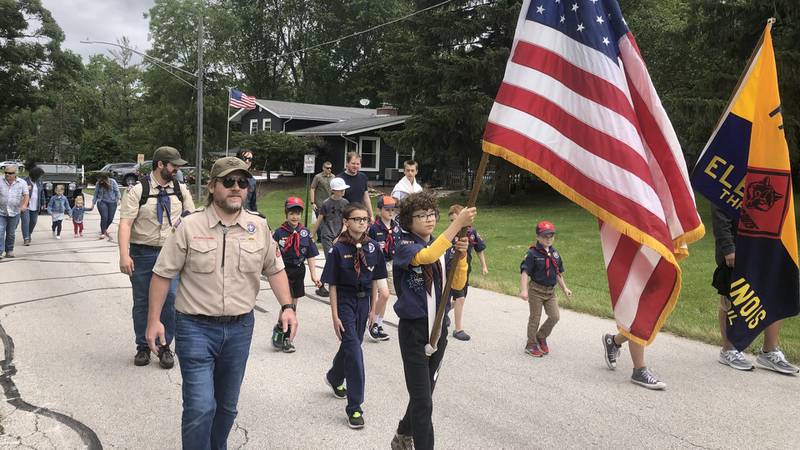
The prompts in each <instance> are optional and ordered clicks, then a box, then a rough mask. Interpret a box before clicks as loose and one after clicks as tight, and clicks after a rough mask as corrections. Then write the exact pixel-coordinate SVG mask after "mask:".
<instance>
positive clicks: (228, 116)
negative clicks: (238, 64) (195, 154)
mask: <svg viewBox="0 0 800 450" xmlns="http://www.w3.org/2000/svg"><path fill="white" fill-rule="evenodd" d="M230 135H231V88H228V113H227V114H225V156H228V140H229V139H230Z"/></svg>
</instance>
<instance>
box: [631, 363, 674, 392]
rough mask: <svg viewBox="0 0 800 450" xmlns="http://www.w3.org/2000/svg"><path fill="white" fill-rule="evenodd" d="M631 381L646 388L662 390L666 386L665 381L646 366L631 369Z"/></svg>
mask: <svg viewBox="0 0 800 450" xmlns="http://www.w3.org/2000/svg"><path fill="white" fill-rule="evenodd" d="M631 382H632V383H634V384H638V385H639V386H642V387H646V388H647V389H653V390H662V389H666V388H667V383H664V382H663V381H661V380H659V379H658V377H656V375H655V374H654V373H653V371H652V370H650V369H648V368H647V367H641V368H639V369H633V375H631Z"/></svg>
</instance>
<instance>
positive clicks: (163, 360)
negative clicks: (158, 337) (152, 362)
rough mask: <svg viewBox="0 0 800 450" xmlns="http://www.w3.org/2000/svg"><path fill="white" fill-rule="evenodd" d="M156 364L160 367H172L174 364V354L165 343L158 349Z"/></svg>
mask: <svg viewBox="0 0 800 450" xmlns="http://www.w3.org/2000/svg"><path fill="white" fill-rule="evenodd" d="M149 359H150V356H149V355H148V360H149ZM158 365H159V366H161V368H162V369H172V367H173V366H174V365H175V355H174V354H173V353H172V350H170V349H169V347H168V346H166V345H165V346H163V347H161V348H159V349H158Z"/></svg>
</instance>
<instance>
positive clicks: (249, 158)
mask: <svg viewBox="0 0 800 450" xmlns="http://www.w3.org/2000/svg"><path fill="white" fill-rule="evenodd" d="M252 160H253V157H252V156H245V157H244V158H242V161H252Z"/></svg>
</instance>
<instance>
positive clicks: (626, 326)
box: [483, 0, 704, 344]
mask: <svg viewBox="0 0 800 450" xmlns="http://www.w3.org/2000/svg"><path fill="white" fill-rule="evenodd" d="M483 147H484V150H485V151H486V152H488V153H491V154H493V155H497V156H500V157H502V158H505V159H506V160H508V161H510V162H512V163H514V164H516V165H518V166H520V167H523V168H525V169H527V170H530V171H531V172H533V173H535V174H536V175H537V176H539V177H540V178H542V179H543V180H545V181H546V182H548V183H549V184H550V185H552V186H553V187H555V188H556V189H557V190H558V191H560V192H561V193H562V194H563V195H565V196H567V197H568V198H570V199H572V200H573V201H575V202H576V203H578V204H579V205H581V206H582V207H584V208H585V209H587V210H588V211H589V212H591V213H592V214H594V215H595V216H597V217H598V219H599V220H600V238H601V243H602V248H603V255H604V258H605V265H606V271H607V275H608V284H609V291H610V294H611V302H612V306H613V308H614V315H615V317H616V321H617V325H618V328H619V330H620V331H621V332H622V333H623V334H625V335H626V336H628V337H629V338H631V339H633V340H634V341H635V342H638V343H641V344H647V343H650V342H651V341H652V340H653V338H654V337H655V335H656V333H657V332H658V330H659V329H660V328H661V326H662V325H663V323H664V321H665V320H666V318H667V317H668V316H669V313H670V312H671V311H672V309H673V308H674V306H675V302H676V300H677V298H678V295H679V293H680V287H681V270H680V267H679V266H678V263H677V261H678V259H679V258H681V257H682V256H685V255H687V254H688V251H687V249H686V244H688V243H691V242H694V241H696V240H697V239H700V238H701V237H702V236H703V234H704V229H703V224H702V222H701V221H700V217H699V216H698V214H697V209H696V207H695V201H694V194H693V193H692V190H691V187H690V185H689V178H688V174H687V170H686V163H685V161H684V159H683V153H682V152H681V148H680V144H679V143H678V139H677V137H676V135H675V131H674V130H673V129H672V125H671V123H670V121H669V118H668V117H667V114H666V112H665V111H664V108H663V107H662V105H661V101H660V100H659V98H658V95H657V94H656V91H655V89H654V88H653V84H652V82H651V81H650V76H649V74H648V71H647V68H646V67H645V64H644V61H643V59H642V55H641V54H640V52H639V48H638V47H637V45H636V41H635V40H634V39H633V35H632V34H631V33H630V31H629V30H628V26H627V23H626V22H625V19H624V18H623V17H622V13H621V11H620V8H619V4H618V3H617V1H616V0H571V1H568V0H526V1H525V2H524V3H523V5H522V11H521V13H520V17H519V21H518V23H517V30H516V35H515V38H514V45H513V47H512V52H511V58H510V59H509V61H508V64H507V66H506V73H505V77H504V78H503V83H502V85H501V86H500V90H499V92H498V94H497V98H496V100H495V103H494V106H493V107H492V111H491V113H490V115H489V122H488V124H487V125H486V130H485V133H484V143H483Z"/></svg>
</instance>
